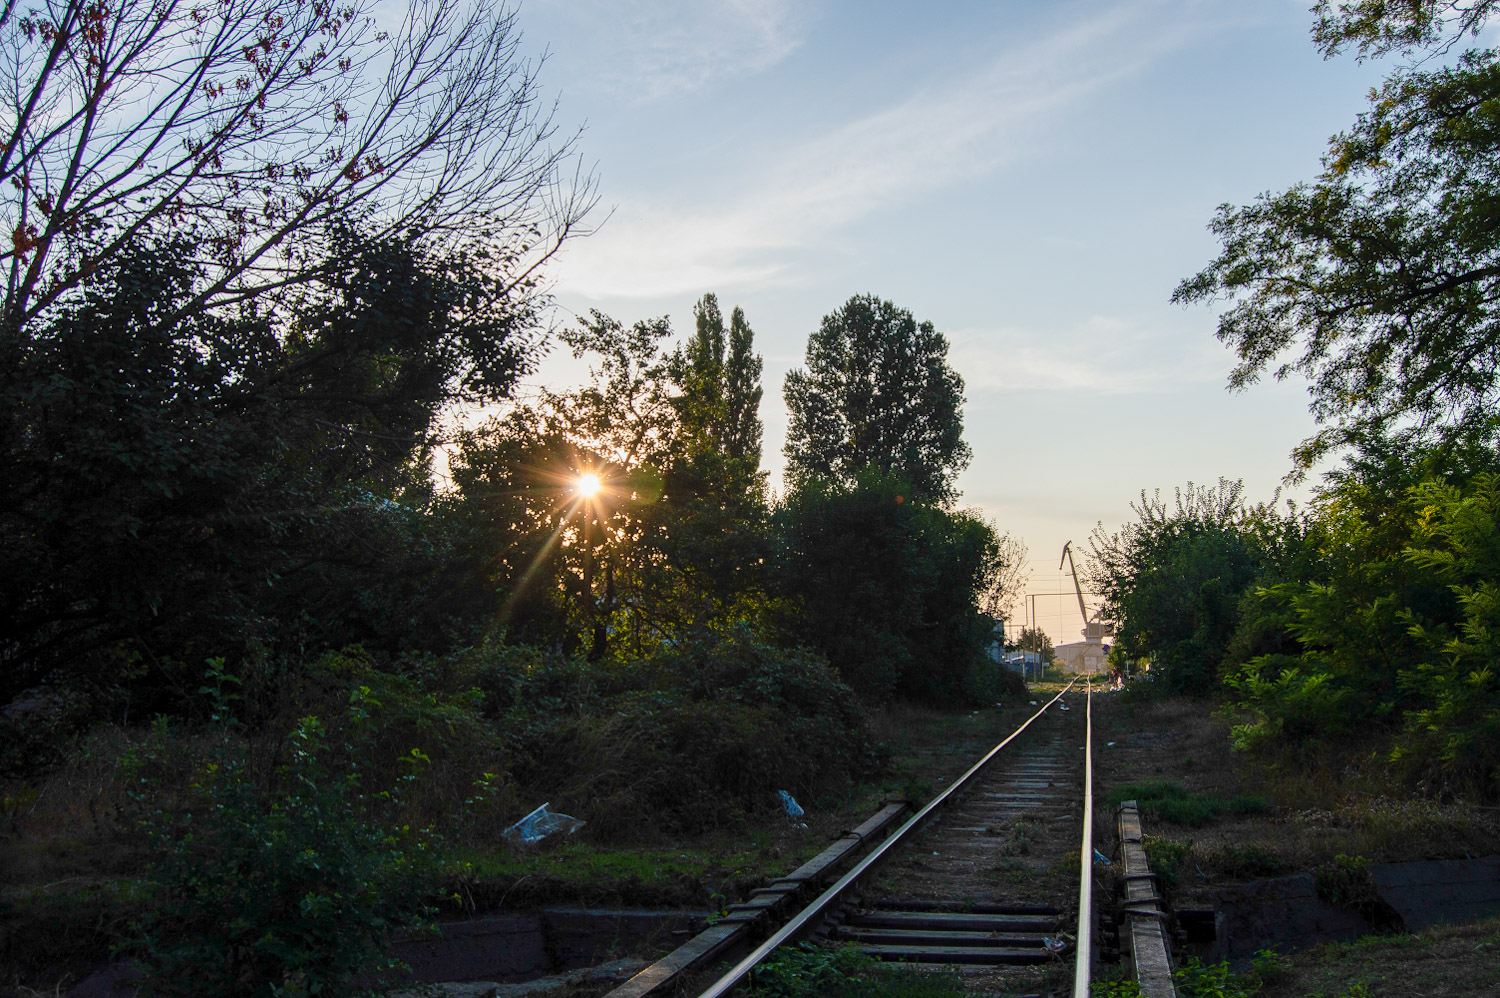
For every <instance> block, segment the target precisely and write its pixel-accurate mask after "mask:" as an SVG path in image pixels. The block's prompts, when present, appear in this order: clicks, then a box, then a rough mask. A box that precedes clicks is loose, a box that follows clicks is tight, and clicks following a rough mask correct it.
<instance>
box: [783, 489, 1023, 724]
mask: <svg viewBox="0 0 1500 998" xmlns="http://www.w3.org/2000/svg"><path fill="white" fill-rule="evenodd" d="M911 491H912V489H911V486H910V485H909V484H908V483H906V482H904V481H902V480H900V479H897V478H892V477H884V476H881V475H880V474H878V473H877V472H876V471H875V470H874V469H867V470H866V471H864V472H863V473H862V474H860V475H859V476H858V477H857V478H856V480H855V481H854V483H853V484H844V483H842V482H832V481H828V480H826V479H820V478H819V479H809V480H807V481H805V482H804V483H802V485H801V486H799V487H798V488H797V489H796V490H794V491H793V492H792V493H791V494H789V495H788V496H787V497H786V498H785V499H784V500H783V502H782V504H781V507H780V508H779V509H778V510H777V511H776V523H777V534H778V538H777V539H778V544H779V549H778V556H777V562H776V587H777V589H778V591H779V592H781V593H782V594H784V595H785V596H786V597H787V598H788V599H789V600H790V607H788V610H789V612H790V613H791V618H790V619H789V620H788V621H787V622H786V624H785V626H786V627H787V628H788V629H789V630H790V631H791V633H792V634H793V635H794V636H795V637H796V638H797V639H798V640H800V641H803V642H806V643H807V644H808V645H810V646H811V647H813V648H816V649H818V650H819V651H820V652H822V653H823V654H824V655H825V656H827V658H828V661H829V663H830V664H831V665H833V667H834V668H835V669H837V670H838V673H839V675H840V676H841V677H842V678H843V679H844V681H845V682H847V683H848V684H849V685H850V686H852V687H854V689H855V690H857V691H859V692H860V693H861V694H863V695H864V696H866V697H867V698H869V699H872V700H876V701H880V700H885V699H888V698H889V697H890V696H892V694H896V693H899V694H901V695H903V696H908V697H916V698H919V699H926V700H935V701H943V700H950V701H951V700H957V699H962V698H964V696H965V695H966V693H967V692H968V690H967V689H966V686H965V684H966V683H967V682H969V681H970V678H971V677H972V676H973V674H974V673H975V670H981V669H984V668H986V667H987V666H988V662H989V660H988V658H987V653H988V650H989V648H990V646H991V645H992V643H993V642H994V639H995V628H996V626H997V625H996V620H995V618H994V617H992V616H990V615H989V614H988V613H987V612H985V608H984V606H983V599H984V595H985V593H986V592H988V591H990V590H991V588H992V586H993V583H994V581H995V580H996V578H997V577H999V576H1000V575H1002V574H1003V573H1004V572H1005V571H1006V569H1007V567H1008V566H1007V565H1006V563H1005V561H1004V555H1005V551H1004V549H1003V548H1002V545H1001V542H1000V538H999V537H997V536H996V534H995V532H994V529H993V528H992V527H991V526H990V525H989V524H987V523H986V522H985V521H984V520H983V519H982V518H980V517H978V516H976V515H973V514H970V513H963V512H960V513H950V512H947V511H945V510H944V509H942V508H940V507H938V506H934V505H932V504H924V503H917V502H913V501H911V499H910V498H909V496H910V493H911Z"/></svg>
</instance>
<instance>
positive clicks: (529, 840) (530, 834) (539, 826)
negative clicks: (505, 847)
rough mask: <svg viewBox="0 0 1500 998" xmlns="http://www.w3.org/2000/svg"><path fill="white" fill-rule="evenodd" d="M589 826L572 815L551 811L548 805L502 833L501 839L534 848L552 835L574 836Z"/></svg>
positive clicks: (544, 805)
mask: <svg viewBox="0 0 1500 998" xmlns="http://www.w3.org/2000/svg"><path fill="white" fill-rule="evenodd" d="M548 803H551V802H550V801H549V802H548ZM587 824H588V822H587V821H584V820H583V819H581V818H575V817H573V816H572V815H571V814H559V813H557V812H556V811H549V810H547V804H543V805H542V806H541V807H539V808H537V809H536V810H535V811H532V812H531V813H530V814H528V815H527V816H526V817H524V818H522V819H521V820H520V821H518V822H516V823H515V824H514V825H511V826H510V827H509V828H507V829H506V830H505V831H503V832H501V833H500V837H501V838H502V839H504V840H505V841H506V842H509V843H510V844H511V845H513V846H515V845H520V846H534V845H536V844H537V843H538V842H541V841H542V840H543V839H545V838H548V837H549V836H552V835H572V834H573V833H574V832H576V831H578V829H580V828H582V827H583V826H584V825H587Z"/></svg>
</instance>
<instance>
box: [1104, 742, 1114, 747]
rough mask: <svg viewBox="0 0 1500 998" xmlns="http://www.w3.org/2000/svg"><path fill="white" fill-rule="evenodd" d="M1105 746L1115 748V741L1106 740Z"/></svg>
mask: <svg viewBox="0 0 1500 998" xmlns="http://www.w3.org/2000/svg"><path fill="white" fill-rule="evenodd" d="M1104 747H1105V748H1114V747H1115V743H1114V742H1105V743H1104Z"/></svg>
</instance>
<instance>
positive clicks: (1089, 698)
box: [1073, 680, 1094, 998]
mask: <svg viewBox="0 0 1500 998" xmlns="http://www.w3.org/2000/svg"><path fill="white" fill-rule="evenodd" d="M1084 690H1085V693H1084V696H1085V698H1086V700H1085V703H1086V704H1087V706H1086V707H1085V709H1084V718H1085V723H1084V736H1083V849H1082V851H1081V852H1080V853H1079V855H1078V935H1077V940H1078V948H1077V950H1076V951H1075V954H1074V964H1073V998H1089V970H1090V968H1091V967H1092V965H1093V956H1094V954H1093V940H1094V931H1093V929H1094V924H1093V923H1094V920H1093V913H1094V683H1093V680H1089V681H1088V685H1087V686H1085V687H1084Z"/></svg>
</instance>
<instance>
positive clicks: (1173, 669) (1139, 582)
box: [1087, 478, 1267, 695]
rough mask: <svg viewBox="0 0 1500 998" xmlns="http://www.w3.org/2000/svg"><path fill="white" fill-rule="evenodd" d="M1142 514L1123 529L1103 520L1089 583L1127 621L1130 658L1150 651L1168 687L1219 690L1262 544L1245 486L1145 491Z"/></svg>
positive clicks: (1120, 634) (1134, 507) (1123, 633)
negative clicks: (1165, 495)
mask: <svg viewBox="0 0 1500 998" xmlns="http://www.w3.org/2000/svg"><path fill="white" fill-rule="evenodd" d="M1131 511H1132V512H1133V513H1135V515H1136V519H1135V520H1134V521H1131V522H1129V523H1127V524H1126V525H1125V526H1124V527H1122V528H1121V529H1120V530H1118V531H1116V532H1115V533H1109V532H1106V531H1105V530H1104V528H1103V527H1102V526H1100V527H1097V528H1095V530H1094V532H1093V534H1092V535H1091V536H1090V538H1089V548H1090V560H1089V566H1088V569H1087V573H1088V577H1089V585H1090V586H1091V587H1092V588H1093V589H1094V591H1095V592H1097V593H1099V594H1100V596H1101V597H1103V600H1104V608H1103V614H1104V616H1105V617H1106V618H1107V619H1112V620H1115V621H1118V622H1119V624H1118V630H1117V632H1116V635H1115V646H1116V647H1118V648H1119V649H1120V650H1121V652H1122V653H1123V654H1124V655H1126V656H1128V657H1129V658H1132V659H1135V658H1146V657H1149V658H1150V659H1151V660H1152V662H1153V667H1152V672H1153V675H1159V676H1160V677H1161V679H1162V681H1163V682H1165V683H1166V684H1167V685H1168V687H1169V688H1171V689H1173V690H1176V691H1179V692H1189V693H1194V694H1198V695H1204V694H1208V693H1210V692H1212V691H1213V690H1214V689H1215V688H1216V685H1217V680H1218V679H1219V675H1218V670H1219V668H1220V662H1221V661H1222V660H1223V658H1224V655H1225V652H1226V650H1227V647H1228V645H1229V640H1230V637H1231V636H1232V635H1233V634H1234V632H1235V629H1236V627H1237V626H1238V623H1239V601H1240V597H1241V596H1242V595H1243V593H1244V592H1245V591H1246V589H1247V588H1248V587H1249V586H1250V585H1251V583H1252V582H1254V581H1255V580H1256V577H1257V575H1258V571H1259V569H1260V567H1261V564H1262V562H1263V560H1264V550H1263V546H1262V545H1261V544H1260V543H1259V542H1258V538H1257V537H1256V536H1255V534H1256V531H1255V530H1254V529H1253V528H1252V526H1251V523H1250V521H1251V519H1252V518H1253V517H1255V516H1256V515H1257V514H1259V515H1261V516H1264V515H1266V513H1267V511H1266V510H1265V509H1260V510H1250V509H1247V508H1246V505H1245V502H1244V485H1243V483H1242V482H1237V481H1236V482H1231V481H1227V480H1225V479H1222V478H1221V479H1220V480H1219V482H1218V484H1217V485H1215V486H1212V487H1210V486H1196V487H1195V486H1194V485H1193V484H1192V483H1191V482H1189V483H1188V486H1187V489H1186V490H1183V489H1177V490H1175V492H1174V499H1173V502H1172V503H1170V504H1168V503H1167V502H1165V501H1164V500H1163V499H1162V497H1161V493H1160V492H1159V491H1158V492H1156V493H1153V494H1152V495H1150V496H1148V495H1146V493H1145V492H1144V491H1143V492H1142V493H1141V500H1140V502H1139V503H1132V504H1131Z"/></svg>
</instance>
